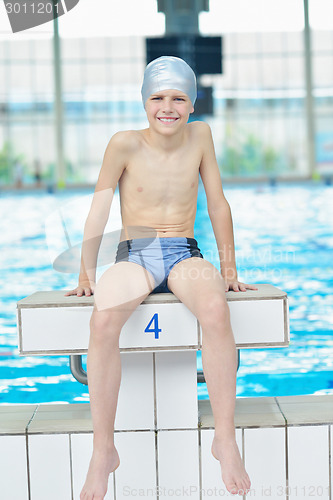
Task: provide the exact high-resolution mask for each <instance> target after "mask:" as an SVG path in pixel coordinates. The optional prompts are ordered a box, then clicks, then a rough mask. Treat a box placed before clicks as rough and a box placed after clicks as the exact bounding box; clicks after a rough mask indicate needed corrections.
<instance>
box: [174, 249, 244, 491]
mask: <svg viewBox="0 0 333 500" xmlns="http://www.w3.org/2000/svg"><path fill="white" fill-rule="evenodd" d="M168 288H169V289H170V291H171V292H172V293H174V294H175V295H176V296H177V297H178V298H179V300H181V301H182V302H183V303H184V304H185V305H186V306H187V307H188V308H189V309H190V311H192V312H193V314H194V315H195V316H196V317H197V318H198V320H199V323H200V325H201V328H202V364H203V371H204V375H205V380H206V383H207V390H208V394H209V398H210V403H211V406H212V411H213V415H214V422H215V435H214V441H213V446H212V452H213V454H214V456H215V458H217V459H218V460H220V462H221V468H222V478H223V481H224V483H225V485H226V487H227V489H228V491H231V492H233V491H237V492H238V491H240V494H242V493H243V491H244V492H245V491H246V489H248V488H249V487H250V480H249V477H248V475H247V473H246V471H245V468H244V465H243V462H242V460H241V457H240V454H239V450H238V448H237V444H236V441H235V426H234V412H235V400H236V373H237V355H236V347H235V341H234V336H233V333H232V329H231V324H230V313H229V307H228V304H227V301H226V296H225V284H224V280H223V278H222V275H221V273H220V272H219V271H218V270H217V269H216V268H215V266H213V265H212V264H211V263H210V262H208V261H206V260H204V259H201V258H198V257H192V258H189V259H185V260H183V261H181V262H179V263H178V264H176V265H175V266H174V267H173V268H172V270H171V272H170V274H169V277H168Z"/></svg>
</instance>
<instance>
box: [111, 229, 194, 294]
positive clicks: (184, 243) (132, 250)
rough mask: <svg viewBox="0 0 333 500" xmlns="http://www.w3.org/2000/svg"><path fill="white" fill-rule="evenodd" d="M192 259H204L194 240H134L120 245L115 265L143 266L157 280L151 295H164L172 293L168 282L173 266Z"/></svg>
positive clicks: (179, 238)
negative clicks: (120, 263)
mask: <svg viewBox="0 0 333 500" xmlns="http://www.w3.org/2000/svg"><path fill="white" fill-rule="evenodd" d="M190 257H200V258H202V259H203V256H202V254H201V253H200V250H199V248H198V243H197V241H196V240H195V239H194V238H185V237H175V238H169V237H167V238H158V237H157V238H134V239H132V240H125V241H121V242H120V243H119V245H118V249H117V255H116V261H115V264H117V263H118V262H122V261H125V262H134V263H135V264H139V265H140V266H143V267H144V268H145V269H147V270H148V271H149V272H150V273H151V274H152V275H153V277H154V280H155V288H154V290H152V292H151V293H164V292H170V290H169V288H168V286H167V280H168V276H169V273H170V271H171V269H172V268H173V266H175V265H176V264H178V262H181V261H182V260H185V259H189V258H190ZM170 293H171V292H170Z"/></svg>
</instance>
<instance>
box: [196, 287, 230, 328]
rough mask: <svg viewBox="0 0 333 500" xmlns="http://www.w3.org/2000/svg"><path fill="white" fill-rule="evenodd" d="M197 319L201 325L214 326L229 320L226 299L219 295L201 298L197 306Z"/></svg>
mask: <svg viewBox="0 0 333 500" xmlns="http://www.w3.org/2000/svg"><path fill="white" fill-rule="evenodd" d="M199 309H200V310H199V314H198V320H199V323H200V324H201V326H202V327H204V326H207V327H216V326H219V325H222V326H223V325H225V324H226V323H228V322H229V321H230V311H229V306H228V304H227V301H226V300H225V298H224V297H222V296H220V295H217V294H215V295H213V296H211V297H207V299H206V300H202V302H201V304H200V307H199Z"/></svg>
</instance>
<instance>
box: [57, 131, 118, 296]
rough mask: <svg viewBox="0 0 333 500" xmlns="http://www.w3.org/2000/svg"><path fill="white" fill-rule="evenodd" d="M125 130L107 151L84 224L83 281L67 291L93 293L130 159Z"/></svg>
mask: <svg viewBox="0 0 333 500" xmlns="http://www.w3.org/2000/svg"><path fill="white" fill-rule="evenodd" d="M124 136H125V133H124V132H118V133H117V134H115V135H114V136H113V137H112V138H111V140H110V141H109V144H108V145H107V148H106V150H105V153H104V158H103V163H102V167H101V170H100V173H99V176H98V180H97V184H96V187H95V192H94V196H93V200H92V203H91V207H90V211H89V214H88V217H87V220H86V223H85V226H84V233H83V242H82V251H81V267H80V274H79V284H78V287H77V288H75V289H74V290H70V291H69V292H67V293H66V294H65V295H78V296H81V295H83V294H85V295H90V294H91V292H94V288H95V281H96V266H97V256H98V251H99V247H100V244H101V240H102V237H103V233H104V229H105V226H106V223H107V221H108V218H109V214H110V208H111V203H112V199H113V194H114V192H115V189H116V187H117V184H118V180H119V179H120V177H121V175H122V173H123V171H124V169H125V167H126V161H127V155H126V149H127V147H126V144H127V138H126V137H124Z"/></svg>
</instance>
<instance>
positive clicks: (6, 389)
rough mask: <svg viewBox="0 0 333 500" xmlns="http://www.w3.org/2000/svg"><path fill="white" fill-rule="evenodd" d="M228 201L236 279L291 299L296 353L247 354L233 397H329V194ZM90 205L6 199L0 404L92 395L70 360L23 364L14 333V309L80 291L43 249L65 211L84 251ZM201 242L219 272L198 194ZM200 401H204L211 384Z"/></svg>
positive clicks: (235, 191)
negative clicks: (23, 302) (44, 295)
mask: <svg viewBox="0 0 333 500" xmlns="http://www.w3.org/2000/svg"><path fill="white" fill-rule="evenodd" d="M224 191H225V194H226V197H227V199H228V201H229V204H230V206H231V209H232V215H233V222H234V232H235V243H236V259H237V267H238V273H239V278H240V279H241V280H242V281H244V282H246V283H271V284H273V285H275V286H277V287H279V288H281V289H283V290H285V291H286V292H287V293H288V297H289V306H290V335H291V343H290V346H289V347H288V348H281V349H249V350H245V349H244V350H242V351H241V365H240V368H239V371H238V380H237V395H238V396H282V395H293V394H328V393H333V338H332V330H333V328H332V327H333V294H332V289H333V266H332V250H333V187H332V186H323V185H321V184H319V183H318V184H304V185H277V186H275V187H269V186H259V185H258V186H255V185H253V186H252V185H251V186H245V187H244V186H241V187H238V186H237V187H229V186H228V187H225V188H224ZM87 195H89V192H88V191H81V192H76V191H63V192H59V193H55V194H47V193H45V194H40V193H37V192H29V193H17V192H12V193H0V213H1V221H0V234H1V236H0V250H1V252H0V270H1V274H0V311H1V312H0V403H41V402H84V401H88V400H89V397H88V390H87V387H85V386H83V385H81V384H79V383H78V382H77V381H75V380H74V379H73V377H72V375H71V373H70V370H69V366H68V357H67V356H50V357H19V356H18V349H17V331H16V302H17V301H18V300H20V299H21V298H23V297H26V296H28V295H30V294H32V293H34V292H35V291H37V290H55V289H69V288H72V287H75V286H76V281H77V274H75V273H70V274H68V273H67V274H65V273H60V272H57V271H55V270H54V269H53V267H52V264H51V258H50V253H49V251H50V250H51V251H52V245H54V248H56V246H57V244H58V243H54V242H51V241H50V240H47V239H46V234H45V227H49V226H50V219H49V218H48V216H49V214H51V213H52V212H53V211H55V210H58V209H59V207H64V213H66V216H67V221H66V223H67V224H68V227H69V226H71V224H72V227H71V232H70V237H71V238H72V240H71V243H72V244H75V243H78V242H79V241H80V238H81V236H82V232H81V231H82V228H83V223H84V220H85V216H86V213H87V210H88V209H89V204H88V201H89V198H87ZM68 207H71V209H70V210H69V208H68ZM45 224H46V226H45ZM51 229H52V228H51ZM195 238H196V239H197V240H198V242H199V247H200V249H201V251H202V253H203V254H204V256H205V258H207V259H208V260H210V261H211V262H212V263H213V264H214V265H215V266H216V267H219V262H218V255H217V247H216V243H215V239H214V234H213V231H212V227H211V224H210V220H209V218H208V215H207V212H206V201H205V194H204V191H203V188H202V186H200V189H199V197H198V214H197V219H196V224H195ZM54 248H53V251H54ZM51 257H52V255H51ZM198 367H199V368H201V358H200V355H198ZM198 392H199V397H200V398H202V399H204V398H207V397H208V395H207V390H206V386H205V384H199V386H198Z"/></svg>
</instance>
